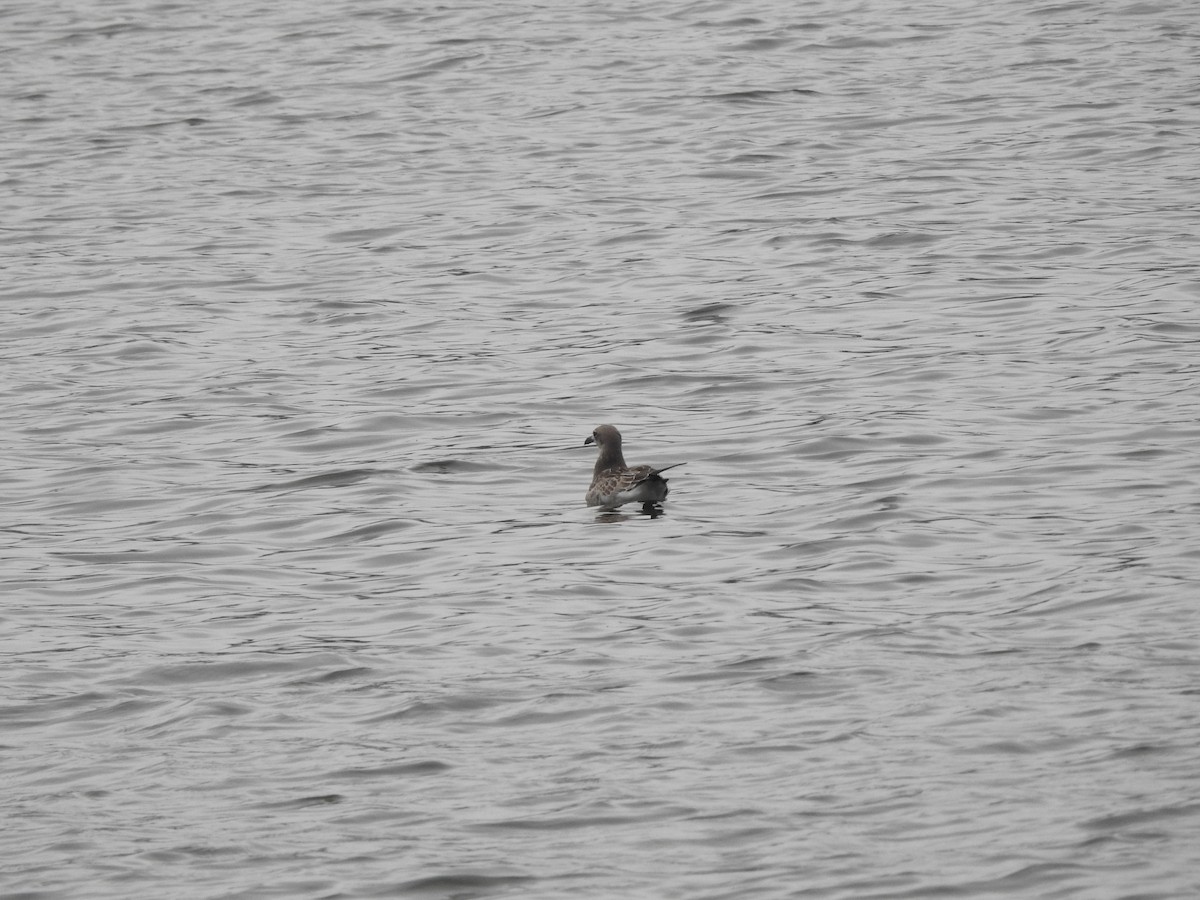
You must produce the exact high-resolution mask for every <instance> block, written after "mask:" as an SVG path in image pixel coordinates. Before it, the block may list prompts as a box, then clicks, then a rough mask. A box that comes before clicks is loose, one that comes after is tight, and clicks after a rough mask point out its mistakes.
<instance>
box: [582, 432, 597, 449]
mask: <svg viewBox="0 0 1200 900" xmlns="http://www.w3.org/2000/svg"><path fill="white" fill-rule="evenodd" d="M594 443H596V439H595V438H594V437H593V436H592V435H590V434H589V435H588V436H587V437H585V438H584V439H583V446H585V447H586V446H587V445H588V444H594Z"/></svg>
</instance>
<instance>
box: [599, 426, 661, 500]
mask: <svg viewBox="0 0 1200 900" xmlns="http://www.w3.org/2000/svg"><path fill="white" fill-rule="evenodd" d="M583 444H584V446H585V447H586V446H587V445H588V444H595V445H596V447H597V449H598V450H599V451H600V455H599V456H598V457H597V458H596V468H595V470H594V471H593V472H592V486H591V487H589V488H588V492H587V495H586V496H585V497H584V501H585V502H586V503H587V505H588V506H599V507H600V508H601V509H603V510H612V509H616V508H617V507H618V506H621V505H622V504H624V503H641V504H642V510H643V511H646V512H649V511H651V510H653V509H654V508H655V506H656V505H657V504H659V503H662V501H663V500H665V499H666V497H667V479H665V478H663V477H662V473H663V472H665V471H667V469H673V468H675V467H676V466H682V465H683V463H672V464H671V465H669V466H663V467H662V468H661V469H656V468H654V467H653V466H627V465H626V464H625V456H624V454H622V453H621V432H619V431H617V429H616V428H615V427H613V426H612V425H599V426H597V428H596V430H595V431H593V432H592V433H591V434H590V435H589V436H588V437H587V438H586V439H584V442H583Z"/></svg>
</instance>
